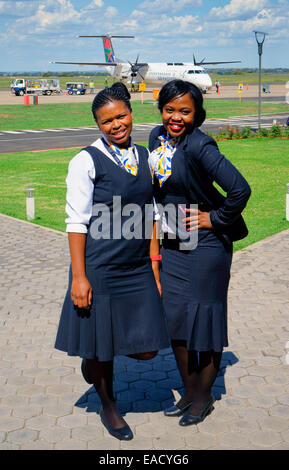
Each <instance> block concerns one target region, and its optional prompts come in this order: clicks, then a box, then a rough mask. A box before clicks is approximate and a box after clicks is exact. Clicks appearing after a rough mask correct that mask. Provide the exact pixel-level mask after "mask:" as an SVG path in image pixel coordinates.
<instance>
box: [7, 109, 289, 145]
mask: <svg viewBox="0 0 289 470" xmlns="http://www.w3.org/2000/svg"><path fill="white" fill-rule="evenodd" d="M288 115H289V113H278V114H269V115H263V116H262V121H261V126H262V127H265V128H269V127H270V126H271V125H272V122H273V120H276V121H277V122H280V124H284V123H285V122H286V120H287V118H288ZM155 125H156V124H135V125H134V130H133V134H132V137H133V140H134V141H135V142H147V140H148V137H149V134H150V132H151V130H152V129H153V127H155ZM228 125H231V126H233V127H239V128H242V127H245V126H250V127H251V128H252V129H257V128H258V117H257V116H242V117H234V118H230V119H208V120H206V121H205V123H204V124H203V125H202V127H201V130H203V131H204V132H214V133H218V132H219V128H220V127H223V128H226V127H227V126H228ZM99 136H100V132H99V130H98V128H97V127H82V128H66V129H38V130H29V129H27V130H22V129H21V130H13V131H0V153H10V152H22V151H29V150H48V149H56V148H70V147H85V146H87V145H90V144H91V143H92V142H93V141H94V140H96V139H97V138H98V137H99Z"/></svg>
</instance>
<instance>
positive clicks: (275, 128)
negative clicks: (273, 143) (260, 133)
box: [269, 124, 282, 137]
mask: <svg viewBox="0 0 289 470" xmlns="http://www.w3.org/2000/svg"><path fill="white" fill-rule="evenodd" d="M281 134H282V131H281V127H280V126H279V125H278V124H273V125H272V126H271V129H270V131H269V135H270V136H272V137H280V136H281Z"/></svg>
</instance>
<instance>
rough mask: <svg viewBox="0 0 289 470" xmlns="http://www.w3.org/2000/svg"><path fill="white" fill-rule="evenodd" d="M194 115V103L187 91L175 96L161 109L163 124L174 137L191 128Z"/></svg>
mask: <svg viewBox="0 0 289 470" xmlns="http://www.w3.org/2000/svg"><path fill="white" fill-rule="evenodd" d="M194 116H195V104H194V101H193V99H192V98H191V95H190V94H189V93H186V94H185V95H179V96H176V97H175V98H174V99H172V100H171V101H169V102H168V103H166V104H165V105H164V107H163V110H162V117H163V125H164V126H165V128H166V130H167V131H168V132H169V134H170V136H171V137H174V138H177V137H180V136H181V135H183V134H186V133H188V132H190V131H191V130H192V128H193V123H194Z"/></svg>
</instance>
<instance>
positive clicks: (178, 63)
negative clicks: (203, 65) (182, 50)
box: [174, 62, 184, 65]
mask: <svg viewBox="0 0 289 470" xmlns="http://www.w3.org/2000/svg"><path fill="white" fill-rule="evenodd" d="M174 65H184V64H183V63H182V62H175V63H174Z"/></svg>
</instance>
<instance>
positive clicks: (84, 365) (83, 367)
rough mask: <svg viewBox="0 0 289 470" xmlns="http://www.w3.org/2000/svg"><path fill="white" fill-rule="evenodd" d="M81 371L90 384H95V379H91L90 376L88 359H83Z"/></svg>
mask: <svg viewBox="0 0 289 470" xmlns="http://www.w3.org/2000/svg"><path fill="white" fill-rule="evenodd" d="M81 372H82V375H83V378H84V380H85V381H86V382H87V383H88V384H93V380H91V378H90V376H89V373H88V364H87V359H85V358H84V359H82V362H81Z"/></svg>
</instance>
